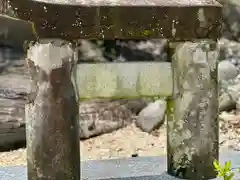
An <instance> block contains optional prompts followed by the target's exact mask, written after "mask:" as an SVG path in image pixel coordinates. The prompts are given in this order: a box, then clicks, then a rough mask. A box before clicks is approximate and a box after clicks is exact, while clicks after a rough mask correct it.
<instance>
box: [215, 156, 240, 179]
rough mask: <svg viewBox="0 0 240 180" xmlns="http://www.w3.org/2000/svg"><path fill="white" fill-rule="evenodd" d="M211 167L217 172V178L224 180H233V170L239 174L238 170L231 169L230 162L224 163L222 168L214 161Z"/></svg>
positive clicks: (239, 169) (239, 170)
mask: <svg viewBox="0 0 240 180" xmlns="http://www.w3.org/2000/svg"><path fill="white" fill-rule="evenodd" d="M213 165H214V167H215V169H216V171H217V172H218V175H217V176H218V177H223V179H224V180H233V176H234V175H235V173H234V170H236V169H237V170H238V172H239V173H240V168H231V161H227V162H225V164H224V166H222V167H221V166H220V164H219V162H218V160H216V159H215V160H214V162H213Z"/></svg>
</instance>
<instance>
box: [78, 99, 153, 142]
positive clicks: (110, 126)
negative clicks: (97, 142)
mask: <svg viewBox="0 0 240 180" xmlns="http://www.w3.org/2000/svg"><path fill="white" fill-rule="evenodd" d="M147 103H148V101H147V100H143V99H132V100H128V99H117V100H100V99H99V100H96V99H95V100H86V101H82V102H80V106H79V110H80V138H81V139H86V138H89V137H92V136H97V135H100V134H105V133H110V132H112V131H114V130H117V129H120V128H123V127H125V126H127V125H129V124H131V123H132V121H133V119H134V118H135V116H136V114H137V113H138V112H139V111H140V110H141V109H143V108H144V107H145V106H146V105H147Z"/></svg>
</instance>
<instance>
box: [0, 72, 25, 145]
mask: <svg viewBox="0 0 240 180" xmlns="http://www.w3.org/2000/svg"><path fill="white" fill-rule="evenodd" d="M28 82H29V78H28V77H26V76H21V75H16V74H11V75H10V74H5V75H1V78H0V148H1V149H4V148H9V147H13V145H17V144H18V143H21V142H25V140H26V138H25V118H24V114H25V113H24V105H25V102H26V92H27V89H26V87H27V86H26V85H27V83H28Z"/></svg>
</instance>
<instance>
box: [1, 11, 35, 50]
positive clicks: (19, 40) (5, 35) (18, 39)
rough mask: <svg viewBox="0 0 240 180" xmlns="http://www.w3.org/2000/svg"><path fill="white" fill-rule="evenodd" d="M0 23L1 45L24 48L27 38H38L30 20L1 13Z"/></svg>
mask: <svg viewBox="0 0 240 180" xmlns="http://www.w3.org/2000/svg"><path fill="white" fill-rule="evenodd" d="M0 24H1V26H0V45H3V46H10V47H17V48H21V49H23V46H24V42H25V41H26V40H28V41H29V40H36V37H35V35H34V34H33V31H32V26H31V24H30V23H29V22H26V21H23V20H20V19H15V18H13V17H9V16H7V15H3V14H0ZM16 29H17V31H18V32H20V33H17V32H16Z"/></svg>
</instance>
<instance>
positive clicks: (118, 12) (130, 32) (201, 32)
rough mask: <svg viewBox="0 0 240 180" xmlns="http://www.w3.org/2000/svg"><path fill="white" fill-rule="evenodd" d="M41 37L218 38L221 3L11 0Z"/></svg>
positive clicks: (203, 0) (209, 0)
mask: <svg viewBox="0 0 240 180" xmlns="http://www.w3.org/2000/svg"><path fill="white" fill-rule="evenodd" d="M10 3H11V5H12V7H13V10H14V11H15V13H16V15H17V16H18V18H20V19H23V20H27V21H31V22H33V23H34V25H35V31H36V33H37V36H38V37H40V38H63V39H69V40H72V39H146V38H168V39H173V40H191V39H199V38H211V39H217V38H218V37H219V36H220V35H221V26H222V11H221V8H222V7H221V5H220V4H219V3H218V2H216V1H213V0H21V1H20V0H10Z"/></svg>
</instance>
